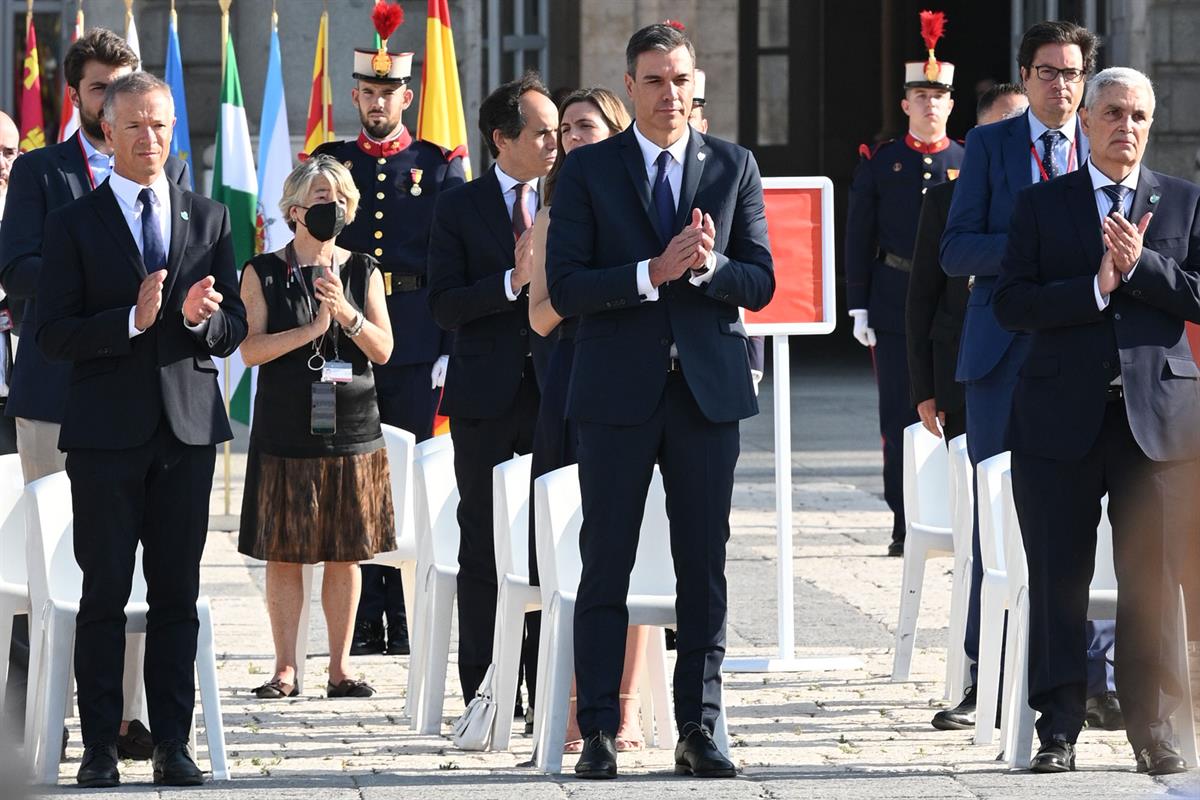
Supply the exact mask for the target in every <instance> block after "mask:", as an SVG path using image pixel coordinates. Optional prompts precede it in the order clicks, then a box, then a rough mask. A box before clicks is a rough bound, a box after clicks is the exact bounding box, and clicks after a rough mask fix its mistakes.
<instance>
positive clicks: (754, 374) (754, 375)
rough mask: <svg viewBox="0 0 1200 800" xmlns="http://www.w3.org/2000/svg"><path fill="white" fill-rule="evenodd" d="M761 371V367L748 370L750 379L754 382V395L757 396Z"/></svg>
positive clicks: (761, 376) (761, 375) (761, 377)
mask: <svg viewBox="0 0 1200 800" xmlns="http://www.w3.org/2000/svg"><path fill="white" fill-rule="evenodd" d="M762 379H763V373H762V370H761V369H752V370H750V380H751V381H753V382H754V396H755V397H758V384H759V383H761V382H762Z"/></svg>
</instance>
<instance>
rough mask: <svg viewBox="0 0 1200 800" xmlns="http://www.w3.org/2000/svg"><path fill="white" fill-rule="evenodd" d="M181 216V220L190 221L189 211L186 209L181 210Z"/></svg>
mask: <svg viewBox="0 0 1200 800" xmlns="http://www.w3.org/2000/svg"><path fill="white" fill-rule="evenodd" d="M179 218H180V219H181V220H183V221H184V222H187V221H188V213H187V212H186V211H180V212H179Z"/></svg>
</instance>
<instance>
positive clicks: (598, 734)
mask: <svg viewBox="0 0 1200 800" xmlns="http://www.w3.org/2000/svg"><path fill="white" fill-rule="evenodd" d="M625 54H626V75H625V88H626V90H627V91H628V93H629V96H630V98H631V99H632V100H633V106H634V110H635V112H636V121H635V123H634V124H633V125H631V126H630V127H629V128H628V129H627V130H626V131H625V132H624V133H621V134H619V135H617V136H613V137H612V138H611V139H608V140H606V141H603V142H600V143H598V144H594V145H590V146H588V147H583V148H580V149H578V150H576V151H574V152H573V153H572V154H571V156H570V157H569V158H568V159H567V161H566V163H565V164H564V166H563V169H562V172H561V173H560V175H559V181H558V185H557V187H556V189H555V197H554V205H553V207H552V209H551V213H550V219H551V222H550V232H549V241H548V251H547V252H548V255H547V278H548V281H549V286H550V297H551V299H552V300H553V302H554V307H555V309H556V310H557V311H558V312H559V313H560V314H562V315H564V316H578V317H579V318H580V320H579V330H578V333H577V335H576V338H575V364H574V368H573V371H572V375H571V385H570V389H569V395H568V401H567V402H568V405H567V415H568V416H569V417H571V418H573V419H574V420H575V421H576V422H577V423H578V424H579V481H580V490H581V492H582V496H583V528H582V531H581V533H580V550H581V552H582V557H583V573H582V576H581V579H580V583H579V596H578V601H577V605H576V611H575V630H576V634H575V675H576V681H577V684H578V697H579V701H578V708H579V712H578V716H579V729H580V731H581V732H582V733H583V735H584V737H585V743H584V749H583V754H582V756H581V757H580V759H579V763H578V765H577V766H576V768H575V771H576V774H578V775H579V776H580V777H585V778H611V777H615V776H616V773H617V764H616V750H615V746H614V741H613V737H614V735H615V733H616V730H617V725H618V723H619V721H620V720H619V717H620V711H619V704H618V697H617V694H618V684H619V682H620V678H621V667H622V663H623V660H624V642H625V630H626V625H627V622H628V611H627V609H626V606H625V598H626V594H627V593H628V587H629V575H630V571H631V569H632V567H633V560H634V555H635V553H636V550H637V540H638V530H639V526H640V524H641V519H642V509H643V507H644V505H645V500H646V492H647V489H648V486H649V483H650V478H651V475H652V471H653V468H654V464H655V462H658V463H659V464H660V465H661V467H662V474H663V481H664V484H665V487H666V492H667V502H668V505H669V507H670V517H671V531H670V535H671V552H672V554H673V557H674V562H675V564H674V567H675V574H676V578H677V587H678V588H677V591H678V598H677V602H676V610H677V616H678V639H677V649H678V657H677V661H676V665H675V681H674V690H675V717H676V721H677V723H678V725H679V731H680V742H679V745H678V746H677V747H676V751H675V760H676V761H675V763H676V771H677V772H680V773H685V774H696V775H704V776H712V777H718V776H719V777H730V776H733V775H734V774H735V770H734V767H733V764H732V763H731V762H730V761H729V760H728V759H727V758H725V756H723V755H722V754H721V753H720V751H719V750H717V748H716V747H715V746H714V744H713V741H712V731H713V727H714V724H715V722H716V719H717V716H718V714H719V713H720V689H721V677H720V670H721V661H722V658H723V656H724V651H725V616H726V584H725V542H726V540H727V539H728V537H729V507H730V500H731V494H732V491H733V469H734V465H735V464H736V463H737V458H738V449H739V442H738V421H739V420H741V419H745V418H746V417H749V416H752V415H753V414H755V413H757V411H758V405H757V402H756V400H755V397H754V388H753V382H752V381H751V378H750V367H749V362H748V360H747V355H746V334H745V330H744V329H743V327H742V325H741V323H740V322H739V320H738V306H743V307H745V308H748V309H751V310H758V309H761V308H762V307H763V306H765V305H766V304H767V303H768V302H769V301H770V299H771V295H772V293H773V292H774V289H775V279H774V271H773V264H772V261H771V253H770V249H769V243H768V241H767V225H766V216H765V213H764V209H763V195H762V184H761V181H760V179H759V173H758V166H757V165H756V164H755V161H754V157H753V156H752V155H751V154H750V153H749V152H748V151H746V150H744V149H742V148H740V147H737V146H736V145H733V144H730V143H728V142H723V141H721V140H719V139H715V138H712V137H709V136H704V135H702V134H700V133H699V132H698V131H696V130H694V129H691V128H690V127H689V126H688V124H687V118H688V114H689V113H690V111H691V107H692V92H693V84H692V80H693V77H692V76H693V69H694V62H695V52H694V50H693V48H692V44H691V42H690V41H689V40H688V38H687V37H686V35H685V34H684V33H683V32H682V31H681V30H678V29H676V28H674V27H672V26H671V25H666V24H659V25H650V26H647V27H645V28H643V29H641V30H640V31H638V32H637V33H635V34H634V35H633V37H632V38H631V39H630V40H629V45H628V47H627V48H626V51H625Z"/></svg>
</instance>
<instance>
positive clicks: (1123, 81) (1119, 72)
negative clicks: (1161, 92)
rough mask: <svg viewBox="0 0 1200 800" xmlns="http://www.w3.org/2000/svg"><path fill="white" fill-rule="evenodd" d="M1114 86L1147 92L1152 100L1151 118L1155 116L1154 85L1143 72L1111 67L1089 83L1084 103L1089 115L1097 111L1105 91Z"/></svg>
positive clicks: (1096, 75)
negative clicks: (1142, 89)
mask: <svg viewBox="0 0 1200 800" xmlns="http://www.w3.org/2000/svg"><path fill="white" fill-rule="evenodd" d="M1112 86H1121V87H1124V88H1126V89H1141V88H1144V89H1145V90H1146V94H1147V96H1148V97H1149V98H1150V109H1149V111H1150V116H1152V117H1153V116H1154V84H1152V83H1151V82H1150V79H1149V78H1148V77H1146V75H1145V74H1144V73H1142V72H1138V71H1137V70H1136V69H1133V68H1132V67H1109V68H1108V69H1102V70H1100V71H1099V72H1097V73H1096V74H1095V75H1093V76H1092V77H1091V78H1090V79H1089V80H1088V82H1087V93H1086V95H1085V99H1084V102H1083V106H1084V108H1086V109H1087V110H1088V112H1089V113H1091V112H1092V111H1094V110H1095V106H1096V103H1097V102H1099V100H1100V95H1101V94H1103V93H1104V90H1105V89H1108V88H1109V87H1112Z"/></svg>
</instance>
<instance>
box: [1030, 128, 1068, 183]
mask: <svg viewBox="0 0 1200 800" xmlns="http://www.w3.org/2000/svg"><path fill="white" fill-rule="evenodd" d="M1025 113H1026V114H1028V115H1029V139H1030V141H1031V142H1032V143H1033V146H1034V148H1035V149H1036V150H1037V158H1034V157H1033V154H1032V153H1031V154H1030V156H1029V168H1030V170H1032V175H1033V182H1034V183H1038V182H1039V181H1041V179H1042V169H1041V166H1042V157H1043V156H1045V155H1046V143H1045V142H1044V141H1042V134H1043V133H1045V132H1046V131H1048V130H1057V131H1058V132H1059V133H1061V134H1062V135H1063V137H1064V138H1066V140H1067V146H1066V147H1064V146H1062V145H1061V144H1060V145H1059V146H1058V152H1056V153H1055V154H1054V164H1055V166H1057V167H1058V174H1059V175H1066V174H1067V173H1068V172H1070V171H1071V164H1072V160H1073V159H1074V158H1075V156H1073V155H1071V154H1072V153H1074V152H1075V133H1076V131H1075V115H1074V114H1072V115H1071V118H1070V119H1069V120H1067V121H1066V122H1064V123H1063V124H1062V127H1061V128H1051V127H1050V126H1048V125H1046V124H1045V123H1044V122H1042V121H1041V120H1040V119H1038V118H1037V115H1036V114H1034V113H1033V111H1032V110H1029V111H1026V112H1025ZM1075 167H1076V169H1078V167H1079V165H1078V164H1075Z"/></svg>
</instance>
